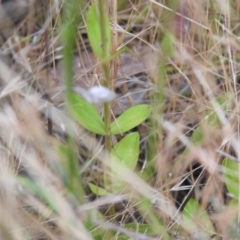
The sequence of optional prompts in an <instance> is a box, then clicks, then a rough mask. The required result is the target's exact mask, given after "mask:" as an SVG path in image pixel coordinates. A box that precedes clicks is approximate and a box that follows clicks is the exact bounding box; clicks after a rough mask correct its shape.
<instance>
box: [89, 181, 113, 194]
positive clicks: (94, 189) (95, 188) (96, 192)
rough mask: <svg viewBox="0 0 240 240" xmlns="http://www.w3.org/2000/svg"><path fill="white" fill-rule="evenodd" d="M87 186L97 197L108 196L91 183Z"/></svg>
mask: <svg viewBox="0 0 240 240" xmlns="http://www.w3.org/2000/svg"><path fill="white" fill-rule="evenodd" d="M88 186H89V187H90V189H91V191H92V192H93V193H94V194H96V195H98V196H107V195H109V194H110V193H109V192H108V191H106V190H105V189H104V188H101V187H98V186H96V185H94V184H92V183H89V184H88Z"/></svg>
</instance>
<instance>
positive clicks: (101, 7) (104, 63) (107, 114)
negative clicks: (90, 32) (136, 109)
mask: <svg viewBox="0 0 240 240" xmlns="http://www.w3.org/2000/svg"><path fill="white" fill-rule="evenodd" d="M104 8H105V0H99V17H100V26H101V40H102V50H103V51H102V59H103V60H102V68H103V71H104V82H103V84H104V86H105V87H106V88H109V87H110V72H109V61H106V60H105V59H106V58H107V57H108V54H109V53H108V49H107V41H110V39H107V33H106V27H105V11H104ZM109 107H110V106H109V103H104V123H105V132H106V133H107V134H106V137H105V147H106V149H107V150H108V151H109V152H110V151H111V136H110V134H109V129H110V122H111V114H110V109H109Z"/></svg>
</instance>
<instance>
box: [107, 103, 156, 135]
mask: <svg viewBox="0 0 240 240" xmlns="http://www.w3.org/2000/svg"><path fill="white" fill-rule="evenodd" d="M151 111H152V108H151V106H150V105H146V104H141V105H137V106H133V107H131V108H129V109H128V110H126V111H125V112H124V113H123V114H122V115H121V116H119V117H118V118H117V119H116V120H115V121H114V122H112V123H111V125H110V133H111V134H122V133H124V132H127V131H128V130H130V129H132V128H134V127H136V126H138V125H139V124H140V123H142V122H143V121H145V120H146V119H147V118H148V117H149V115H150V113H151Z"/></svg>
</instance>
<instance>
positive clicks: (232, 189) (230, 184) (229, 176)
mask: <svg viewBox="0 0 240 240" xmlns="http://www.w3.org/2000/svg"><path fill="white" fill-rule="evenodd" d="M222 166H223V173H224V179H225V183H226V185H227V190H228V192H229V193H231V194H232V195H233V196H234V198H235V199H237V200H238V199H239V183H240V181H239V172H238V168H239V164H238V163H237V162H234V161H232V160H231V159H228V158H225V159H224V160H223V162H222Z"/></svg>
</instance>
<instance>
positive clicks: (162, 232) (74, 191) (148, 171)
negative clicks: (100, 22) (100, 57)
mask: <svg viewBox="0 0 240 240" xmlns="http://www.w3.org/2000/svg"><path fill="white" fill-rule="evenodd" d="M43 2H44V1H43ZM80 2H81V4H82V6H84V8H83V9H82V11H83V12H82V22H81V23H80V25H79V26H78V32H77V34H76V48H75V51H74V59H73V63H72V67H73V86H74V89H75V88H78V87H82V88H84V89H89V88H90V87H91V86H94V85H99V84H100V85H101V84H102V81H103V73H102V68H101V63H100V62H98V61H97V59H96V58H95V57H94V55H93V53H92V52H91V49H90V45H89V42H88V39H87V34H86V13H87V9H88V6H89V2H90V1H87V3H85V4H83V2H84V1H81V0H79V4H80ZM117 2H118V1H114V0H112V1H106V5H107V6H106V9H107V12H108V14H109V18H110V21H111V27H112V31H113V33H114V35H113V39H112V48H113V52H114V51H116V50H118V49H120V48H121V47H123V46H127V47H128V49H129V51H126V52H124V53H122V54H121V56H119V57H117V58H115V59H114V60H113V61H111V64H110V70H111V73H110V76H111V81H112V82H111V88H112V89H113V90H114V91H116V92H117V93H118V97H117V99H115V100H114V101H113V103H112V104H111V107H112V108H111V113H112V118H114V117H117V116H119V115H120V114H121V113H122V112H124V111H125V110H126V109H128V108H129V107H131V106H133V105H136V104H140V103H148V104H151V105H152V107H153V114H152V116H151V119H149V120H148V121H147V122H145V123H143V124H141V125H140V126H138V127H137V128H136V130H137V131H138V132H139V133H140V136H141V144H140V148H141V151H140V156H139V161H138V166H137V169H136V171H135V173H132V172H131V171H129V169H127V168H126V167H125V168H124V167H123V166H119V173H118V175H119V176H118V177H120V178H122V179H123V180H124V181H126V182H127V184H128V186H127V187H126V188H125V189H123V190H122V192H120V193H119V194H110V195H109V196H103V197H99V196H96V195H95V194H93V193H92V192H91V190H90V189H89V186H88V183H90V182H91V183H94V184H96V185H98V186H101V187H103V172H106V171H107V173H108V174H109V175H110V174H111V173H110V172H108V171H109V170H108V169H109V166H110V164H111V159H110V158H111V157H110V155H109V153H108V152H107V151H106V150H105V148H104V143H103V142H104V141H103V137H100V136H95V135H94V134H90V133H89V132H87V131H86V130H84V129H83V128H82V127H81V126H79V125H78V124H77V123H76V122H75V121H74V119H73V118H72V117H71V116H70V115H69V114H68V109H67V107H66V105H65V102H64V98H65V96H64V89H65V83H64V71H65V69H64V64H63V63H62V61H61V59H62V48H63V46H62V42H61V30H62V26H63V22H64V19H63V17H62V11H63V10H64V9H65V7H66V5H64V3H63V2H62V1H60V0H56V1H45V2H44V3H43V4H40V3H39V6H38V7H36V8H31V14H30V15H29V16H28V18H27V19H25V20H24V21H23V22H22V23H21V25H18V27H17V28H16V29H15V32H14V34H13V35H12V36H11V37H10V38H8V40H7V41H6V42H5V43H4V44H3V46H2V50H3V51H4V52H5V53H7V54H9V55H10V56H11V60H10V62H9V61H8V60H7V64H6V61H5V60H6V59H3V58H1V64H0V79H1V92H0V98H1V107H0V136H1V141H0V152H1V160H0V206H1V208H0V209H1V210H0V213H1V218H0V239H16V240H21V239H24V240H25V239H39V240H40V239H147V240H150V239H210V238H212V239H238V238H239V236H240V234H239V232H238V231H239V229H238V228H239V227H238V225H237V224H239V214H238V208H239V203H235V204H233V203H232V204H229V202H230V201H231V197H232V196H229V193H228V191H227V189H226V185H225V181H224V176H223V169H222V160H223V159H224V158H229V159H233V160H234V161H237V162H239V159H240V145H239V141H240V140H239V139H240V138H239V117H238V115H239V102H238V99H239V76H238V75H239V70H238V69H239V59H240V58H239V55H238V54H239V50H240V48H239V37H238V35H239V30H240V28H239V19H240V17H239V12H240V1H238V0H236V1H231V2H230V1H229V2H227V1H221V0H219V1H205V0H202V1H187V0H186V1H181V3H178V1H154V0H149V1H146V0H138V1H119V3H117ZM120 2H122V3H121V4H120ZM179 2H180V1H179ZM117 5H119V6H117ZM117 8H118V10H117ZM164 39H165V40H164ZM166 39H167V41H166ZM98 109H99V111H100V112H101V111H102V106H101V105H99V106H98ZM69 136H71V138H72V140H73V145H71V146H72V149H69V148H68V147H69V145H68V138H69ZM121 138H122V136H118V137H112V139H111V141H112V142H117V141H118V140H119V139H121ZM64 149H65V150H64ZM66 149H67V150H66ZM69 152H70V155H69ZM71 154H72V155H71ZM69 156H75V157H77V160H78V161H77V162H78V166H75V167H77V173H78V178H76V176H75V177H72V176H71V171H70V170H69V169H67V168H68V167H67V166H68V160H69V159H68V158H69ZM69 179H70V180H69ZM71 184H72V185H71ZM190 198H194V199H195V200H196V201H197V202H199V203H200V205H201V206H202V209H203V211H204V212H205V214H206V215H207V216H208V217H207V219H210V220H211V222H212V224H213V226H214V229H213V230H212V232H209V231H210V230H209V228H208V227H207V226H202V225H201V224H202V220H201V216H202V215H201V216H199V215H198V214H195V215H194V211H193V212H190V214H193V215H194V216H193V220H192V221H191V224H192V226H191V224H190V223H189V222H188V223H187V224H186V222H185V220H184V208H185V206H186V205H187V203H188V201H189V199H190ZM113 208H114V211H113ZM202 218H203V219H206V218H204V217H202ZM204 221H205V220H204Z"/></svg>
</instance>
